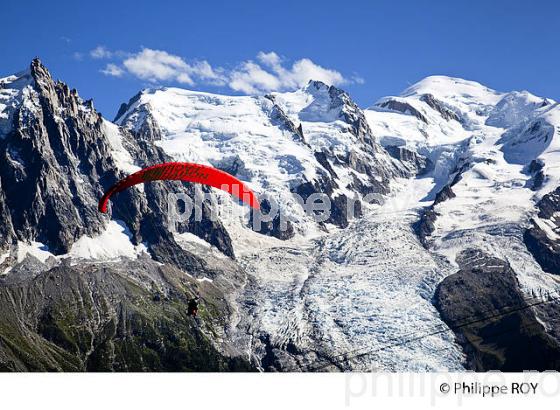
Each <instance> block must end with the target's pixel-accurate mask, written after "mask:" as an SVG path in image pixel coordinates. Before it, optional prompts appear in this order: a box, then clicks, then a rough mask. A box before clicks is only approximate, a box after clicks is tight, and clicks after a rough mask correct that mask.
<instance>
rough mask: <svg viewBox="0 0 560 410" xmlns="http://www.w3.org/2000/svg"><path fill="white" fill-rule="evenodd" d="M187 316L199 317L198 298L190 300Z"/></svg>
mask: <svg viewBox="0 0 560 410" xmlns="http://www.w3.org/2000/svg"><path fill="white" fill-rule="evenodd" d="M187 315H189V316H192V317H194V318H195V319H196V318H197V315H198V297H197V296H195V297H194V298H192V299H189V303H188V305H187Z"/></svg>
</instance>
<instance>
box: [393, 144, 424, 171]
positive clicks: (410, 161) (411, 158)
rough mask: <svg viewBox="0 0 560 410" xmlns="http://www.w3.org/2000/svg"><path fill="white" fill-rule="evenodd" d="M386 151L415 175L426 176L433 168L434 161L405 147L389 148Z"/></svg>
mask: <svg viewBox="0 0 560 410" xmlns="http://www.w3.org/2000/svg"><path fill="white" fill-rule="evenodd" d="M385 150H386V151H387V152H388V153H389V154H390V155H391V156H392V157H393V158H396V159H398V160H399V161H400V162H402V164H403V165H404V166H405V167H406V168H407V170H408V171H409V172H410V173H411V174H414V175H418V176H421V175H424V174H426V173H427V172H428V171H430V170H431V169H432V168H433V164H432V161H430V159H429V158H426V157H425V156H423V155H420V154H418V153H417V152H416V151H413V150H411V149H408V148H407V147H403V146H388V147H385Z"/></svg>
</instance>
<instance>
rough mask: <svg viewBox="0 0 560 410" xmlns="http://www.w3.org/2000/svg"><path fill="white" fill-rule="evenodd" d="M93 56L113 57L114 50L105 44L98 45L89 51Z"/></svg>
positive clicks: (100, 57) (96, 57)
mask: <svg viewBox="0 0 560 410" xmlns="http://www.w3.org/2000/svg"><path fill="white" fill-rule="evenodd" d="M89 55H90V56H91V58H95V59H102V58H111V57H113V52H112V51H110V50H108V49H107V48H106V47H105V46H97V47H95V48H94V49H93V50H91V51H90V52H89Z"/></svg>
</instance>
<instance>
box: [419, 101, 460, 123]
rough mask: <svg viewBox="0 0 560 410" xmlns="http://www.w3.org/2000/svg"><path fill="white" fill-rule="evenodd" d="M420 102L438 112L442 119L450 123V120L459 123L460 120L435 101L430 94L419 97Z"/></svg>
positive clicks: (439, 102)
mask: <svg viewBox="0 0 560 410" xmlns="http://www.w3.org/2000/svg"><path fill="white" fill-rule="evenodd" d="M420 101H424V102H425V103H426V104H428V105H429V106H430V107H432V108H433V109H434V110H436V111H437V112H439V113H440V114H441V116H442V117H443V118H445V119H446V120H447V121H450V120H455V121H458V122H460V121H461V119H460V118H459V116H458V115H457V114H455V113H454V112H453V111H451V110H450V109H448V108H446V107H445V106H444V105H443V103H442V102H441V101H439V100H438V99H436V98H435V97H434V96H433V95H432V94H424V95H422V96H421V97H420Z"/></svg>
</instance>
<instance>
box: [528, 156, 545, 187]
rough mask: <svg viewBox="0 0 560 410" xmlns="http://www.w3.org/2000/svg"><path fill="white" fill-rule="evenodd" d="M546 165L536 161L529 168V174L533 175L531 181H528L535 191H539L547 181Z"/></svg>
mask: <svg viewBox="0 0 560 410" xmlns="http://www.w3.org/2000/svg"><path fill="white" fill-rule="evenodd" d="M543 168H544V163H543V162H542V161H541V160H538V159H534V160H532V161H531V163H530V164H529V166H528V167H527V172H528V173H529V175H531V179H530V180H529V181H527V183H528V184H529V186H530V187H531V189H532V190H533V191H537V190H539V189H540V188H541V187H542V184H543V182H544V179H545V175H544V172H543Z"/></svg>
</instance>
